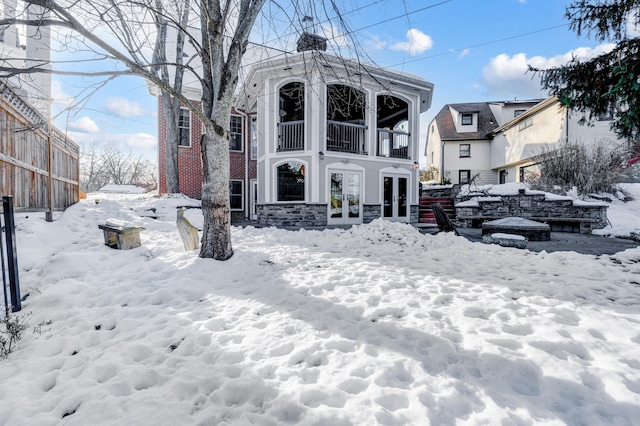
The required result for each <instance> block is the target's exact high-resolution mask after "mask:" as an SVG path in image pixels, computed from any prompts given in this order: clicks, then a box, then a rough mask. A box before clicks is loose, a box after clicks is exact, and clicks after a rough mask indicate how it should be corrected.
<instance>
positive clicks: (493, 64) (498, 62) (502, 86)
mask: <svg viewBox="0 0 640 426" xmlns="http://www.w3.org/2000/svg"><path fill="white" fill-rule="evenodd" d="M614 46H615V45H614V44H602V45H600V46H597V47H595V48H590V47H579V48H577V49H575V50H572V51H569V52H567V53H565V54H563V55H557V56H553V57H550V58H547V57H544V56H532V57H527V55H526V54H525V53H517V54H515V55H513V56H510V55H507V54H506V53H503V54H500V55H498V56H496V57H494V58H492V59H491V61H490V62H489V64H487V65H486V66H485V67H484V68H483V71H482V74H483V75H482V83H483V85H484V87H485V89H486V91H487V94H489V95H491V96H497V97H503V98H511V97H518V98H521V99H522V98H538V97H545V96H546V93H544V92H543V91H542V89H541V87H540V78H539V77H538V76H536V75H534V74H532V73H530V72H527V71H528V66H529V65H531V66H533V67H535V68H539V69H548V68H552V67H558V66H562V65H564V64H566V63H567V62H569V61H570V60H571V58H573V57H576V58H579V59H589V58H592V57H595V56H597V55H601V54H603V53H606V52H609V51H610V50H611V49H613V47H614Z"/></svg>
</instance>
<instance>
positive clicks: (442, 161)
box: [440, 141, 445, 183]
mask: <svg viewBox="0 0 640 426" xmlns="http://www.w3.org/2000/svg"><path fill="white" fill-rule="evenodd" d="M444 143H445V142H444V141H442V142H441V143H440V146H441V149H440V183H443V182H444Z"/></svg>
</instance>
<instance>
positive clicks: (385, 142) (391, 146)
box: [376, 129, 410, 159]
mask: <svg viewBox="0 0 640 426" xmlns="http://www.w3.org/2000/svg"><path fill="white" fill-rule="evenodd" d="M409 136H410V134H409V133H405V132H399V131H397V130H387V129H378V145H377V147H376V155H377V156H378V157H390V158H404V159H410V157H409Z"/></svg>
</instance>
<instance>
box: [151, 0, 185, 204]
mask: <svg viewBox="0 0 640 426" xmlns="http://www.w3.org/2000/svg"><path fill="white" fill-rule="evenodd" d="M173 5H174V6H175V7H176V11H175V12H176V13H175V15H176V16H178V17H179V19H180V21H179V22H178V23H177V25H176V24H175V23H174V24H173V25H171V22H170V20H169V18H168V15H167V14H165V6H164V5H163V2H162V0H156V8H155V10H154V11H153V12H154V14H155V26H156V43H155V47H154V52H153V54H154V57H153V62H154V63H156V64H158V65H157V66H156V68H155V69H154V70H155V72H156V74H157V75H158V77H159V78H160V79H161V80H162V81H163V82H164V83H165V84H166V85H171V87H172V88H173V91H175V92H182V84H183V77H184V68H183V65H184V62H183V59H184V57H185V52H184V44H185V41H186V39H187V33H186V28H187V25H188V23H189V12H190V10H191V1H190V0H184V1H178V2H174V4H173ZM170 27H171V29H173V30H174V32H175V36H176V43H175V44H176V46H175V70H174V76H173V82H171V73H170V70H169V66H168V65H167V37H168V35H169V34H168V33H169V28H170ZM160 101H161V102H162V106H163V109H164V111H166V114H165V117H164V119H165V120H166V125H167V134H166V139H165V162H166V164H165V179H166V182H167V191H168V192H169V193H178V192H180V180H179V173H178V145H179V139H180V130H179V127H178V120H179V117H180V100H179V99H177V98H175V97H173V96H172V95H171V93H170V92H168V91H167V90H165V89H161V90H160Z"/></svg>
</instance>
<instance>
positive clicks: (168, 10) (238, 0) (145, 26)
mask: <svg viewBox="0 0 640 426" xmlns="http://www.w3.org/2000/svg"><path fill="white" fill-rule="evenodd" d="M24 2H25V4H26V5H27V7H36V8H38V7H39V8H41V9H42V11H43V12H42V13H41V14H40V17H39V18H37V19H33V18H28V19H21V18H5V19H0V26H2V25H15V24H23V25H30V26H35V27H47V28H49V27H56V28H58V29H60V33H59V35H58V37H57V39H58V40H57V42H58V43H59V44H60V45H61V46H62V47H61V48H62V49H66V50H73V51H75V52H80V53H83V52H84V53H85V54H86V56H90V57H89V58H88V59H86V60H91V61H93V62H96V61H97V62H100V63H102V64H105V66H107V65H111V66H110V67H106V68H105V69H104V70H101V71H94V72H87V71H80V72H79V71H75V70H67V71H65V70H64V69H63V67H62V66H63V65H64V64H58V65H60V66H61V68H60V69H55V67H52V66H51V65H52V64H51V63H50V62H45V61H42V62H32V63H30V64H29V66H28V67H24V68H16V67H15V66H14V65H13V64H12V63H10V62H7V61H2V59H1V58H0V76H11V75H15V74H25V73H26V74H30V73H42V72H44V73H52V72H58V73H63V74H66V75H82V76H93V77H100V76H102V77H104V78H113V77H114V76H118V75H138V76H141V77H143V78H145V79H147V81H148V82H150V83H151V84H154V85H156V86H157V87H158V88H159V89H160V90H161V91H162V93H163V102H168V99H170V100H171V102H173V103H171V105H170V108H168V109H167V110H172V111H174V112H175V109H176V108H178V107H179V106H180V105H182V106H184V107H186V108H188V109H189V110H190V111H191V113H192V114H193V116H195V117H197V118H198V119H199V120H200V121H201V122H202V126H203V129H204V132H205V133H204V135H203V137H202V141H201V146H202V153H201V155H202V166H203V183H202V211H203V215H204V226H203V238H202V245H201V250H200V254H199V256H200V257H204V258H214V259H218V260H226V259H228V258H230V257H231V256H232V255H233V248H232V244H231V223H230V222H231V221H230V195H229V151H228V150H229V137H230V133H229V131H230V129H229V127H230V115H231V105H232V97H233V95H234V92H235V91H236V86H237V84H238V75H239V69H240V65H241V61H242V58H243V56H244V55H245V52H246V49H247V45H248V43H249V35H250V33H251V31H252V29H253V27H254V25H255V24H256V22H257V19H258V17H259V16H260V13H261V11H262V9H263V6H264V5H265V3H266V1H265V0H190V3H187V2H180V1H178V0H92V1H90V2H78V1H75V0H24ZM181 5H184V7H181ZM168 6H171V7H168ZM187 9H190V10H189V11H187ZM303 9H304V10H303ZM273 10H275V11H277V13H278V14H280V15H281V17H282V19H284V20H286V22H288V23H289V24H290V25H291V26H292V27H294V26H297V27H296V28H297V30H296V31H297V32H298V34H299V33H300V32H302V31H301V30H300V26H302V22H303V21H304V20H305V19H307V17H308V15H309V14H312V15H315V14H317V13H324V14H325V15H327V16H328V15H329V14H331V15H332V16H333V17H337V19H338V24H339V25H341V26H344V24H345V22H344V21H343V20H342V17H341V16H340V14H339V12H338V7H337V5H336V3H335V2H334V1H333V0H329V1H326V4H324V2H321V3H320V4H318V3H316V2H313V1H308V2H298V1H292V2H286V4H285V3H283V4H279V3H278V2H275V3H274V8H273ZM189 17H191V18H192V19H193V20H194V21H196V20H197V24H196V25H194V26H192V25H191V23H190V22H189V21H190V18H189ZM265 22H267V24H266V25H271V26H272V27H271V28H268V30H269V31H270V32H272V33H274V34H278V38H281V37H283V35H282V34H281V32H282V28H277V27H278V23H277V22H276V21H273V20H268V19H265ZM279 22H283V21H279ZM169 30H174V31H176V34H177V38H176V49H175V55H176V57H175V58H168V53H169V51H168V49H167V46H168V43H167V41H168V40H169V38H167V34H168V31H169ZM294 34H295V33H294ZM181 36H184V37H185V38H184V39H181V38H180V37H181ZM185 46H187V47H188V48H189V49H190V51H193V52H194V55H195V56H196V57H197V60H194V61H193V63H191V62H187V63H183V62H181V61H182V57H183V55H182V53H183V48H184V47H185ZM80 60H85V58H84V57H81V59H80ZM114 64H115V65H114ZM54 65H56V64H54ZM166 67H168V68H166ZM165 71H167V72H165ZM183 71H184V72H185V73H189V76H190V78H192V79H194V81H196V82H197V84H198V86H199V88H200V92H201V100H200V104H199V105H197V104H194V103H192V102H190V101H189V99H188V98H187V97H186V96H185V95H184V94H183V93H182V90H181V89H182V87H181V84H182V83H181V80H179V79H178V78H177V77H179V76H180V74H181V73H182V72H183ZM171 75H173V76H174V77H175V78H174V81H173V84H171V83H170V82H171ZM178 81H180V83H179V84H178V83H177V82H178ZM165 96H166V99H165ZM170 115H171V116H172V117H176V116H177V115H174V114H170ZM169 124H170V126H171V123H169ZM176 127H177V126H176ZM170 131H171V133H172V134H173V133H174V131H173V130H170ZM175 134H176V135H177V130H176V131H175ZM167 145H171V146H170V147H168V148H169V149H172V148H173V146H176V145H177V144H175V145H174V144H173V143H171V144H167ZM173 157H174V154H173V152H171V153H169V155H168V158H173ZM170 168H175V166H174V165H171V166H170Z"/></svg>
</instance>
